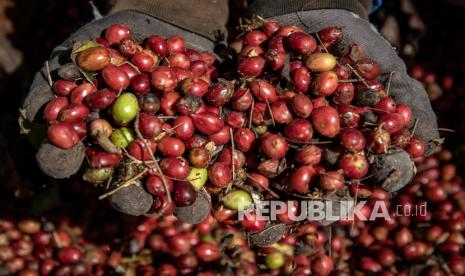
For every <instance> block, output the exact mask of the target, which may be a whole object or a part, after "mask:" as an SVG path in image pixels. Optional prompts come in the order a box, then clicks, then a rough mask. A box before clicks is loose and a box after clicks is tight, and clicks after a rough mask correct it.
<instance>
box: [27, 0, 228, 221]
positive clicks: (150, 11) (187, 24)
mask: <svg viewBox="0 0 465 276" xmlns="http://www.w3.org/2000/svg"><path fill="white" fill-rule="evenodd" d="M218 14H221V16H218ZM226 20H227V2H226V1H225V0H221V1H215V0H200V1H194V0H178V1H161V0H160V1H149V0H144V1H131V0H120V1H118V2H117V3H116V4H115V6H114V7H113V9H112V10H111V12H110V15H108V16H105V17H103V18H101V19H98V20H95V21H92V22H90V23H88V24H86V25H85V26H83V27H82V28H80V29H79V30H78V31H76V32H75V33H73V34H72V35H71V36H70V37H69V38H68V39H67V40H66V41H65V42H63V43H62V44H61V45H59V46H57V47H56V48H55V49H54V50H53V52H52V54H51V57H50V60H49V61H48V64H49V70H50V73H51V76H52V79H57V77H56V75H57V70H58V68H60V66H62V65H64V64H66V63H69V62H71V59H70V53H71V48H72V46H73V44H74V43H75V42H77V41H85V40H91V39H95V38H96V37H99V36H100V35H101V33H102V32H103V31H104V30H105V29H106V28H108V27H109V26H111V25H113V24H123V25H126V26H127V27H128V28H129V29H130V30H131V31H132V37H133V39H135V40H136V41H142V40H143V39H145V38H147V37H149V36H151V35H154V34H157V35H160V36H162V37H164V38H168V37H170V36H173V35H181V36H182V37H183V38H184V39H185V42H186V47H188V48H192V49H196V50H199V51H210V52H212V50H213V47H214V42H213V41H214V39H215V33H216V32H217V31H218V30H221V31H223V29H224V26H225V24H226ZM47 75H48V73H47V68H46V67H45V66H44V67H43V68H42V69H40V70H39V72H37V73H36V75H35V77H34V80H33V82H32V85H31V87H30V90H29V94H28V95H27V97H26V99H25V102H24V105H23V109H24V111H25V117H26V119H27V120H28V121H30V122H36V123H37V122H38V123H44V124H45V122H44V121H43V120H42V117H43V114H42V112H41V108H43V107H44V105H45V104H46V103H47V102H49V101H50V100H51V99H53V98H54V97H55V95H54V94H53V93H52V90H51V87H50V84H49V81H48V77H47ZM84 150H85V147H84V145H83V144H82V143H81V142H80V143H79V144H77V145H76V146H75V147H74V148H71V149H68V150H64V149H61V148H58V147H56V146H54V145H52V144H50V143H48V142H47V141H46V140H45V141H44V142H43V144H42V145H41V146H40V148H39V150H38V153H37V156H36V157H37V161H38V164H39V167H40V168H41V170H42V171H43V172H44V173H45V174H47V175H49V176H51V177H53V178H60V179H62V178H68V177H70V176H72V175H73V174H75V173H76V172H77V171H78V170H79V168H80V167H81V163H82V162H83V160H84V157H85V154H84ZM132 186H134V187H131V189H128V191H129V190H131V191H134V192H135V194H136V197H135V198H138V199H139V203H138V204H137V205H135V206H115V204H116V205H118V204H127V203H125V202H127V200H125V199H127V195H126V196H123V195H118V194H119V193H115V194H114V196H112V197H111V198H110V202H111V203H112V204H113V205H114V206H115V208H116V209H118V210H120V211H123V212H125V213H128V214H132V215H141V214H143V213H145V212H146V211H147V206H151V205H152V201H151V198H150V200H148V199H149V197H148V196H144V194H143V193H141V191H139V190H138V189H137V188H139V187H138V186H135V185H132ZM139 189H140V190H143V189H141V188H139ZM135 190H137V191H135ZM144 192H145V191H144ZM147 195H148V194H147ZM117 197H119V198H121V199H122V200H118V202H116V203H115V199H116V198H117Z"/></svg>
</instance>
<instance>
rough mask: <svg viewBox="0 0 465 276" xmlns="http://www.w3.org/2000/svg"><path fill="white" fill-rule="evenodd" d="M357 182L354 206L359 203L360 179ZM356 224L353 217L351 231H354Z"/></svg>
mask: <svg viewBox="0 0 465 276" xmlns="http://www.w3.org/2000/svg"><path fill="white" fill-rule="evenodd" d="M356 182H357V184H355V185H357V188H356V189H355V196H354V201H353V204H354V206H356V204H357V198H358V187H359V186H360V181H356ZM354 226H355V219H352V222H351V224H350V232H349V233H352V231H353V230H354Z"/></svg>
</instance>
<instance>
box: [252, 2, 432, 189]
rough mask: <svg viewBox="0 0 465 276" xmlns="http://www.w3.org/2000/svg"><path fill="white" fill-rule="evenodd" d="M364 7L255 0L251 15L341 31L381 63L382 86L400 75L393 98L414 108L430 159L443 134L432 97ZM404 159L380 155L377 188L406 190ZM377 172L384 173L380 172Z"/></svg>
mask: <svg viewBox="0 0 465 276" xmlns="http://www.w3.org/2000/svg"><path fill="white" fill-rule="evenodd" d="M362 2H371V1H365V0H359V1H356V0H354V1H306V0H293V1H280V0H277V1H275V2H273V3H271V4H270V3H268V2H267V1H264V0H256V1H255V2H254V3H252V5H251V7H250V13H251V14H256V15H260V16H262V17H264V18H266V19H272V20H277V21H278V22H280V23H281V24H282V25H297V26H299V27H301V28H302V29H303V30H304V31H306V32H308V33H315V32H318V31H319V30H321V29H323V28H326V27H330V26H338V27H341V28H342V30H343V33H344V41H343V42H342V45H341V48H347V46H348V45H350V44H353V43H357V44H360V45H362V46H363V57H367V58H371V59H373V60H375V61H376V62H377V63H378V64H380V66H381V70H382V71H381V77H380V79H379V81H380V82H381V83H384V82H385V81H386V80H387V79H388V76H389V74H390V72H395V73H394V74H393V77H392V81H391V87H390V96H392V97H393V98H394V100H395V101H396V102H397V103H403V104H407V105H408V106H410V107H411V109H412V113H413V114H412V120H411V124H412V126H413V123H414V122H415V121H416V120H418V125H417V127H416V129H415V135H417V136H418V137H420V138H421V139H423V140H424V141H425V142H426V149H425V155H429V154H431V153H433V151H434V149H435V148H436V146H437V143H438V138H439V133H438V130H437V129H438V127H437V122H436V116H435V114H434V112H433V110H432V108H431V104H430V102H429V100H428V96H427V94H426V92H425V90H424V89H423V86H422V85H421V84H420V83H419V82H418V81H416V80H414V79H412V78H410V77H409V76H408V74H407V70H406V67H405V64H404V63H403V61H402V60H401V59H400V57H399V56H398V55H397V53H396V52H395V50H394V49H393V48H392V46H391V45H390V44H389V42H388V41H387V40H385V39H384V38H383V37H382V36H381V35H380V34H379V33H378V32H377V31H376V29H375V28H374V26H373V25H371V24H370V23H369V22H368V21H367V20H366V19H363V18H361V17H360V16H362V17H365V18H366V17H367V14H368V13H367V12H366V9H367V6H368V7H369V6H370V5H367V3H362ZM362 4H363V5H362ZM342 8H344V9H342ZM305 9H313V10H305ZM352 11H354V12H357V13H358V14H359V15H360V16H359V15H357V14H355V13H353V12H352ZM405 156H406V153H405V151H403V150H401V149H394V150H391V151H390V152H389V153H388V155H387V157H382V156H377V157H376V158H375V162H380V163H379V164H376V166H374V170H373V171H372V172H371V173H370V174H372V175H375V177H374V180H375V181H376V182H377V183H376V184H377V185H380V186H381V187H382V188H383V189H385V190H386V191H388V192H394V191H397V190H399V189H401V188H402V187H404V186H405V185H407V184H408V183H409V182H410V180H411V178H412V177H413V171H414V170H413V164H412V162H411V161H410V159H409V158H408V156H407V158H405ZM401 161H402V162H401ZM376 168H383V170H380V171H379V170H377V169H376Z"/></svg>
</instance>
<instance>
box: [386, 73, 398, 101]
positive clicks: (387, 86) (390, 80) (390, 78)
mask: <svg viewBox="0 0 465 276" xmlns="http://www.w3.org/2000/svg"><path fill="white" fill-rule="evenodd" d="M395 73H396V71H391V72H390V73H389V79H388V83H387V85H386V95H387V96H388V97H389V92H390V90H391V82H392V77H393V76H394V74H395Z"/></svg>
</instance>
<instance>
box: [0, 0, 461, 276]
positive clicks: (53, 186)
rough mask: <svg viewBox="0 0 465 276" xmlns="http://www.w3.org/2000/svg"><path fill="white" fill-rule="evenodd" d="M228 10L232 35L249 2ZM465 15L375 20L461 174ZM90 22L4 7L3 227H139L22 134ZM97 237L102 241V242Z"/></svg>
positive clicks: (72, 13) (61, 5)
mask: <svg viewBox="0 0 465 276" xmlns="http://www.w3.org/2000/svg"><path fill="white" fill-rule="evenodd" d="M94 4H95V6H97V7H98V9H99V10H100V11H101V13H102V14H105V12H106V11H107V9H108V6H107V5H106V3H104V1H103V0H95V1H94ZM230 6H231V12H230V14H231V18H230V21H229V27H230V30H231V32H232V33H234V32H235V29H234V27H233V26H235V25H236V23H237V22H238V18H239V17H240V15H241V14H244V13H243V11H244V9H245V8H246V7H247V1H246V0H237V1H231V3H230ZM464 12H465V2H464V1H461V0H449V1H446V0H442V1H438V0H389V1H384V4H383V6H381V8H380V9H378V10H377V11H376V12H375V13H373V14H372V15H371V18H370V20H371V21H372V22H373V24H375V25H376V26H377V27H378V28H379V30H380V32H381V33H382V34H383V35H384V36H385V37H386V38H387V39H388V40H389V41H390V42H391V43H392V44H393V45H394V46H395V47H396V48H397V49H398V52H399V54H400V55H401V56H402V57H403V59H404V60H405V63H406V64H407V66H408V68H409V71H410V74H411V75H412V76H413V77H414V78H416V79H418V80H419V81H421V82H422V83H423V85H424V86H425V89H426V91H427V92H428V95H429V97H430V99H431V101H432V105H433V108H434V110H435V112H436V114H437V117H438V122H439V126H440V128H441V131H440V133H441V135H442V137H444V138H445V148H447V149H449V150H450V151H451V152H452V153H453V156H454V157H453V161H451V162H454V163H455V164H457V166H458V168H459V169H458V171H459V172H461V170H460V168H461V166H462V165H463V164H465V142H464V141H465V140H464V138H465V120H464V118H465V116H464V113H463V112H465V78H464V77H463V76H464V74H465V37H464V35H463V34H464V32H463V23H464V17H463V14H464ZM92 18H93V11H92V6H91V5H90V3H89V1H87V0H75V1H60V0H40V1H39V0H0V97H1V100H0V220H3V219H6V218H8V217H10V218H11V217H16V216H20V217H31V216H32V217H40V218H41V219H42V221H53V220H59V221H61V223H62V218H63V217H64V216H66V217H67V220H68V222H66V223H65V224H66V225H71V224H75V225H81V226H80V227H82V229H88V230H87V233H89V237H90V239H92V235H94V233H93V231H94V230H95V231H96V229H103V228H99V227H100V226H101V225H100V224H103V222H102V221H101V220H100V219H101V218H103V217H105V220H104V221H105V227H108V228H111V227H113V226H114V227H118V226H117V225H116V226H115V225H114V224H112V223H110V222H111V221H112V220H115V221H118V222H121V221H133V222H134V221H135V223H134V224H132V225H133V228H134V227H137V226H138V225H139V224H137V221H141V219H135V218H128V217H124V216H122V215H120V214H116V213H115V212H116V211H113V210H112V209H111V208H108V207H107V206H106V203H105V202H99V201H98V200H96V195H95V192H94V189H92V187H91V186H88V187H86V184H85V183H82V182H80V181H79V180H76V179H70V180H67V181H66V182H60V183H58V182H57V181H56V180H53V179H50V178H47V177H45V176H44V175H43V174H42V173H41V172H40V171H39V170H38V168H37V166H36V163H35V158H34V154H35V146H36V145H37V143H38V142H40V141H35V140H34V137H32V138H31V137H26V136H25V135H21V134H20V128H19V125H18V117H19V114H20V111H19V109H18V107H19V106H21V104H22V102H23V100H24V97H25V96H26V94H27V92H28V88H29V85H30V83H31V81H32V79H33V76H34V74H35V72H36V71H37V70H38V69H39V68H40V67H42V66H43V64H44V62H45V60H46V59H47V58H48V56H49V54H50V52H51V51H52V49H53V48H54V46H55V45H57V44H59V43H61V42H62V41H64V40H65V39H66V38H67V37H68V36H69V34H71V33H72V32H74V31H75V30H77V29H78V28H79V27H80V26H82V25H83V24H85V23H86V22H88V21H90V20H92ZM231 37H232V36H231ZM461 173H463V172H461ZM84 201H85V204H83V202H84ZM65 214H66V215H65ZM97 221H100V224H99V223H94V222H97ZM84 222H85V223H84ZM83 224H85V225H86V226H85V227H84V226H82V225H83ZM106 224H109V225H106ZM127 225H130V224H127ZM120 226H121V225H120ZM105 229H106V228H105ZM133 230H134V229H123V230H118V231H116V230H114V229H113V230H111V229H110V230H108V229H107V230H105V231H108V233H111V235H110V234H105V235H106V237H109V239H111V237H113V238H116V237H120V236H121V235H122V234H121V233H122V232H124V231H128V232H130V231H133ZM102 231H103V230H102ZM112 231H113V232H112ZM96 236H97V237H99V239H100V237H101V234H100V235H96ZM99 242H102V243H103V242H104V241H103V240H100V241H99ZM0 243H1V242H0ZM1 274H2V273H1V266H0V275H1Z"/></svg>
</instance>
